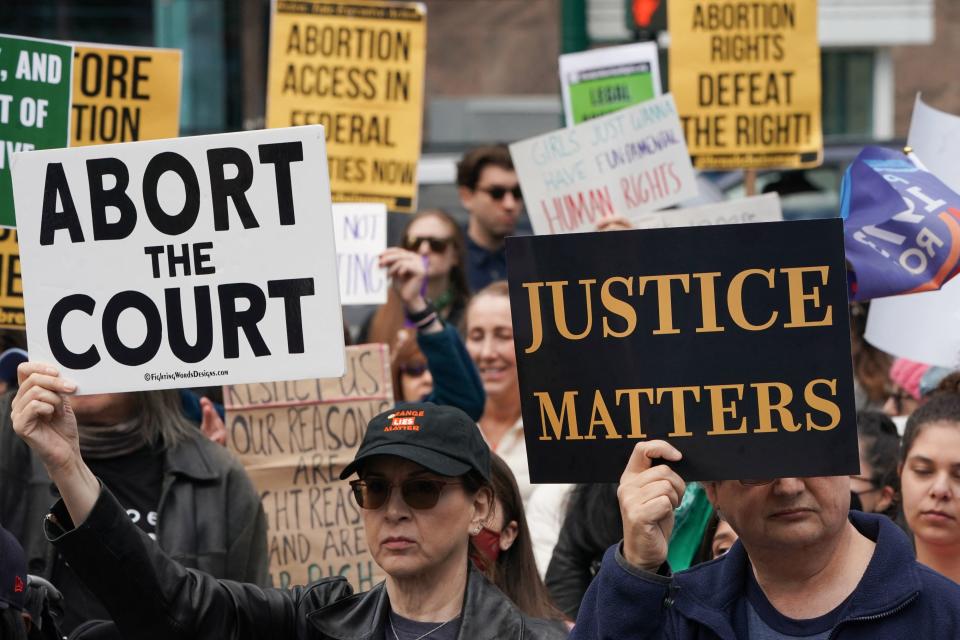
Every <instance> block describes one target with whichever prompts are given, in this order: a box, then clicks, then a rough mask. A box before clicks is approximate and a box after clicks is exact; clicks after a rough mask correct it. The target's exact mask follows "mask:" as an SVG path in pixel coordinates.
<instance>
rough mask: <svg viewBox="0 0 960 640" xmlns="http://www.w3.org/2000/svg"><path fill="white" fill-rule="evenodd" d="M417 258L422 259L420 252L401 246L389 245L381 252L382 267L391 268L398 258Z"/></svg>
mask: <svg viewBox="0 0 960 640" xmlns="http://www.w3.org/2000/svg"><path fill="white" fill-rule="evenodd" d="M410 258H416V259H417V260H420V254H419V253H414V252H413V251H408V250H406V249H401V248H400V247H389V248H387V249H386V250H384V252H383V253H381V254H380V257H379V264H380V267H381V268H389V267H390V265H391V264H393V263H395V262H397V261H398V260H404V259H410Z"/></svg>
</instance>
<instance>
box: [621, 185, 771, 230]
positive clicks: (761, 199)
mask: <svg viewBox="0 0 960 640" xmlns="http://www.w3.org/2000/svg"><path fill="white" fill-rule="evenodd" d="M781 220H783V211H782V210H781V209H780V196H779V195H777V194H776V193H765V194H763V195H762V196H749V197H747V198H738V199H736V200H725V201H723V202H711V203H710V204H705V205H701V206H699V207H685V208H683V209H670V210H668V211H656V212H653V213H649V214H646V215H644V216H641V217H639V218H637V219H635V220H634V221H633V226H634V227H636V228H637V229H664V228H667V227H704V226H709V225H714V224H743V223H747V222H780V221H781Z"/></svg>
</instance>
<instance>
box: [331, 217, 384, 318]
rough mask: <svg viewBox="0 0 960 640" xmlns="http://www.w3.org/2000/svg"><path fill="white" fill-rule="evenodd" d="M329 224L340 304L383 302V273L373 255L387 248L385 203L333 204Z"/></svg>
mask: <svg viewBox="0 0 960 640" xmlns="http://www.w3.org/2000/svg"><path fill="white" fill-rule="evenodd" d="M333 224H334V229H335V231H336V244H337V272H338V273H339V275H340V304H342V305H350V304H356V305H360V304H383V303H385V302H386V301H387V284H388V281H387V274H386V271H385V270H384V269H381V268H380V267H378V266H377V259H378V257H379V256H380V254H381V253H383V250H384V249H386V248H387V205H385V204H376V203H369V204H367V203H363V204H361V203H353V202H350V203H343V204H334V205H333Z"/></svg>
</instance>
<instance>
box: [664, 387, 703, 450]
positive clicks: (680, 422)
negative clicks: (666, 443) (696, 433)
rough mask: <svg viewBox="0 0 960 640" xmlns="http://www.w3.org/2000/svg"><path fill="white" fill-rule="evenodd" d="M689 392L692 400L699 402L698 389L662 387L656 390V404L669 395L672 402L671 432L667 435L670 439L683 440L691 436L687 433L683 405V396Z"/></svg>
mask: <svg viewBox="0 0 960 640" xmlns="http://www.w3.org/2000/svg"><path fill="white" fill-rule="evenodd" d="M688 391H689V392H690V393H691V394H692V395H693V399H694V400H696V401H697V402H700V387H663V388H661V389H657V404H660V402H662V401H663V396H664V395H666V394H668V393H669V394H670V397H671V399H672V401H673V431H671V432H670V433H668V434H667V435H668V436H669V437H671V438H684V437H687V436H692V435H693V434H692V433H690V432H689V431H687V412H686V410H685V407H684V404H683V394H684V393H686V392H688Z"/></svg>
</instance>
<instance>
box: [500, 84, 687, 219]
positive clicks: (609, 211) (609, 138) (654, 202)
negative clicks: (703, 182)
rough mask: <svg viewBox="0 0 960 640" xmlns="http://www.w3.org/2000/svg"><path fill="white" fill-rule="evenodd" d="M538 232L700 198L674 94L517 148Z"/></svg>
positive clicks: (631, 216)
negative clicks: (674, 101)
mask: <svg viewBox="0 0 960 640" xmlns="http://www.w3.org/2000/svg"><path fill="white" fill-rule="evenodd" d="M510 155H511V156H512V157H513V164H514V166H515V167H516V170H517V175H518V176H519V178H520V184H521V186H522V187H523V199H524V202H525V203H526V205H527V211H528V213H529V215H530V222H531V223H532V224H533V231H534V233H537V234H548V233H549V234H553V233H573V232H577V231H593V230H594V229H595V228H596V226H597V223H598V222H599V221H600V220H601V219H602V218H605V217H610V216H614V215H621V216H625V217H627V218H628V219H630V220H636V219H638V217H639V216H640V214H643V213H646V212H649V211H656V210H657V209H663V208H664V207H669V206H670V205H673V204H677V203H678V202H682V201H683V200H687V199H689V198H693V197H695V196H696V195H697V181H696V176H695V175H694V173H693V168H692V167H691V166H690V157H689V156H688V155H687V147H686V145H685V144H684V142H683V131H682V130H681V128H680V120H679V119H678V118H677V111H676V107H675V105H674V104H673V98H672V97H671V96H670V95H669V94H668V95H665V96H663V97H661V98H656V99H654V100H649V101H647V102H644V103H641V104H638V105H636V106H634V107H630V108H628V109H623V110H622V111H618V112H616V113H611V114H609V115H606V116H601V117H599V118H595V119H593V120H588V121H587V122H584V123H583V124H579V125H577V126H575V127H572V128H570V129H561V130H559V131H554V132H552V133H548V134H545V135H542V136H537V137H536V138H530V139H528V140H523V141H521V142H515V143H514V144H512V145H510Z"/></svg>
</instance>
